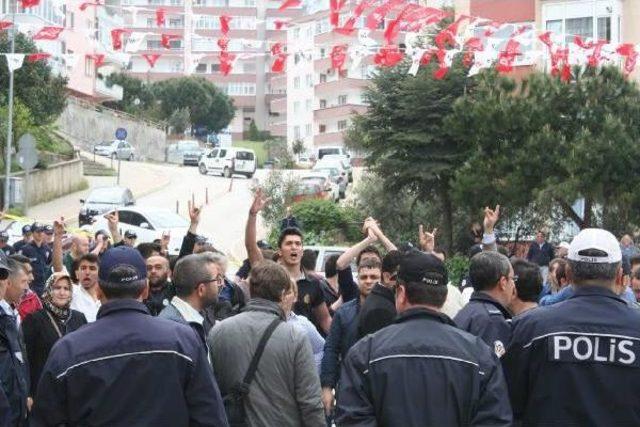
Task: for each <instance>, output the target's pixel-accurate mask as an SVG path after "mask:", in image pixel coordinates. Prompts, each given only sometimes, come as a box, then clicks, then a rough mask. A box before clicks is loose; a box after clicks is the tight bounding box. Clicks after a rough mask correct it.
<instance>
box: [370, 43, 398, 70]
mask: <svg viewBox="0 0 640 427" xmlns="http://www.w3.org/2000/svg"><path fill="white" fill-rule="evenodd" d="M403 57H404V54H403V53H402V52H400V50H399V49H398V46H383V47H381V48H380V50H379V51H378V53H376V54H375V55H374V57H373V62H374V63H375V64H376V65H379V66H381V67H393V66H394V65H396V64H397V63H399V62H400V61H402V58H403Z"/></svg>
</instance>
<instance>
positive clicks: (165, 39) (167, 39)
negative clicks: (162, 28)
mask: <svg viewBox="0 0 640 427" xmlns="http://www.w3.org/2000/svg"><path fill="white" fill-rule="evenodd" d="M180 38H182V37H181V36H179V35H177V34H162V36H161V38H160V44H161V45H162V47H164V48H165V49H171V40H177V39H180Z"/></svg>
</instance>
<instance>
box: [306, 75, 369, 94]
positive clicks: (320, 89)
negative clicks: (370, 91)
mask: <svg viewBox="0 0 640 427" xmlns="http://www.w3.org/2000/svg"><path fill="white" fill-rule="evenodd" d="M368 84H369V80H366V79H352V78H344V79H339V80H334V81H329V82H325V83H319V84H317V85H316V86H315V89H314V90H315V93H316V95H327V94H336V93H344V92H347V91H362V90H364V89H366V88H367V85H368Z"/></svg>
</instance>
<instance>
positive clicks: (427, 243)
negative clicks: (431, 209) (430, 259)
mask: <svg viewBox="0 0 640 427" xmlns="http://www.w3.org/2000/svg"><path fill="white" fill-rule="evenodd" d="M437 232H438V229H437V228H434V229H433V231H432V232H428V231H424V227H423V226H422V224H420V226H419V227H418V240H419V241H420V249H421V250H422V251H423V252H426V253H428V254H429V253H432V252H433V251H434V249H435V247H436V233H437Z"/></svg>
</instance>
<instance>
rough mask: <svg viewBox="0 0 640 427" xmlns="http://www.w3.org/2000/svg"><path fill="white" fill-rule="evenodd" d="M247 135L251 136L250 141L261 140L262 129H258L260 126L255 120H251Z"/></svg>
mask: <svg viewBox="0 0 640 427" xmlns="http://www.w3.org/2000/svg"><path fill="white" fill-rule="evenodd" d="M247 137H248V138H249V141H259V140H260V131H259V130H258V126H257V125H256V121H255V120H251V123H249V132H248V135H247Z"/></svg>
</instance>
